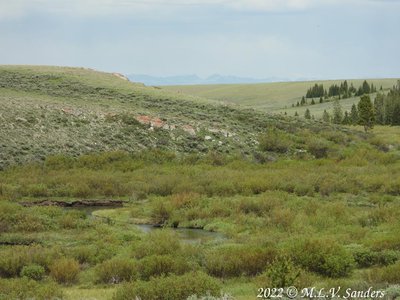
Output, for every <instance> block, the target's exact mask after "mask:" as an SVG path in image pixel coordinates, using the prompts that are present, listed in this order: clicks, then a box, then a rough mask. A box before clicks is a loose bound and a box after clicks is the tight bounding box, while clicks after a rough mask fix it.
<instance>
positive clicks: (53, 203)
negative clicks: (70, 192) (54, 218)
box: [19, 200, 124, 207]
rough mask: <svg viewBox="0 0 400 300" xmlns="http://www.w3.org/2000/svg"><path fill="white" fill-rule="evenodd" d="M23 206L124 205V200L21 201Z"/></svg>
mask: <svg viewBox="0 0 400 300" xmlns="http://www.w3.org/2000/svg"><path fill="white" fill-rule="evenodd" d="M19 204H21V205H22V206H26V207H30V206H58V207H103V206H109V207H122V206H123V204H124V201H122V200H73V201H60V200H41V201H32V202H20V203H19Z"/></svg>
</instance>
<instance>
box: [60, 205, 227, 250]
mask: <svg viewBox="0 0 400 300" xmlns="http://www.w3.org/2000/svg"><path fill="white" fill-rule="evenodd" d="M64 209H66V210H72V209H74V210H79V211H83V212H85V214H86V215H87V216H92V214H93V212H95V211H98V210H104V209H116V207H115V206H85V207H65V208H64ZM135 226H136V227H138V228H139V229H140V230H141V231H143V232H144V233H150V232H152V231H154V230H161V229H162V228H161V227H157V226H153V225H151V224H139V225H135ZM168 229H171V230H173V231H175V232H176V233H177V234H178V235H179V237H180V239H181V240H182V241H183V242H186V243H192V244H195V243H202V242H207V241H213V240H223V239H226V237H225V235H223V234H222V233H219V232H212V231H207V230H203V229H193V228H170V227H168Z"/></svg>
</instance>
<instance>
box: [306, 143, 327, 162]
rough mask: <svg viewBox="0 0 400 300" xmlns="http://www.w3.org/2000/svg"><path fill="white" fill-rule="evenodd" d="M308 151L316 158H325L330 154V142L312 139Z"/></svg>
mask: <svg viewBox="0 0 400 300" xmlns="http://www.w3.org/2000/svg"><path fill="white" fill-rule="evenodd" d="M307 148H308V151H309V152H310V153H311V154H312V155H314V156H315V158H324V157H327V156H328V150H329V144H328V143H327V142H326V141H324V140H321V139H311V141H309V143H308V145H307Z"/></svg>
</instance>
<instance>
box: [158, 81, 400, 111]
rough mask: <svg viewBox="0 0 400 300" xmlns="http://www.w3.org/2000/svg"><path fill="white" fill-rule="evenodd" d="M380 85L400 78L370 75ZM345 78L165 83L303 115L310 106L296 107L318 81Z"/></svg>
mask: <svg viewBox="0 0 400 300" xmlns="http://www.w3.org/2000/svg"><path fill="white" fill-rule="evenodd" d="M347 81H348V84H349V85H350V84H353V85H354V86H355V87H358V86H360V85H362V83H363V81H364V80H347ZM368 82H370V83H372V84H373V85H374V86H375V87H377V88H378V89H379V88H380V87H381V86H382V89H383V90H387V89H389V88H391V87H393V85H395V84H396V82H397V80H396V79H368ZM340 83H341V80H325V81H302V82H277V83H261V84H225V85H188V86H186V85H183V86H163V87H162V89H163V90H166V91H173V92H177V93H181V94H185V95H195V96H199V97H204V98H208V99H213V100H218V101H222V102H224V103H234V104H238V105H240V106H243V107H247V108H255V109H257V110H261V111H265V112H269V113H285V112H286V113H287V115H289V116H294V114H295V112H297V113H298V114H299V115H300V116H304V112H305V110H306V109H307V107H292V104H296V103H297V102H300V101H301V98H302V96H304V95H305V94H306V92H307V90H308V89H309V88H310V87H312V86H313V85H314V84H323V85H324V86H326V87H329V86H330V85H332V84H338V85H340ZM358 100H359V97H351V98H347V99H344V100H342V101H341V103H342V106H343V108H344V109H346V110H350V108H351V105H352V104H353V103H356V102H357V101H358ZM308 108H309V109H310V110H311V114H312V115H314V116H315V117H318V118H320V117H322V113H323V111H324V110H331V108H332V103H331V102H324V103H322V104H319V103H316V104H315V105H313V106H312V107H308Z"/></svg>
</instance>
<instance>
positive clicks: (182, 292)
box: [113, 272, 220, 300]
mask: <svg viewBox="0 0 400 300" xmlns="http://www.w3.org/2000/svg"><path fill="white" fill-rule="evenodd" d="M208 294H209V295H212V296H217V295H219V294H220V284H219V282H218V281H217V280H216V279H214V278H212V277H210V276H208V275H206V274H204V273H202V272H191V273H186V274H184V275H181V276H178V275H171V276H168V277H155V278H151V279H150V281H137V282H134V283H129V284H126V285H125V286H123V287H122V288H120V289H119V290H118V291H117V293H116V294H115V296H114V298H113V299H114V300H132V299H136V298H139V299H142V300H159V299H168V300H182V299H187V298H188V297H189V296H192V295H197V296H205V295H208Z"/></svg>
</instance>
